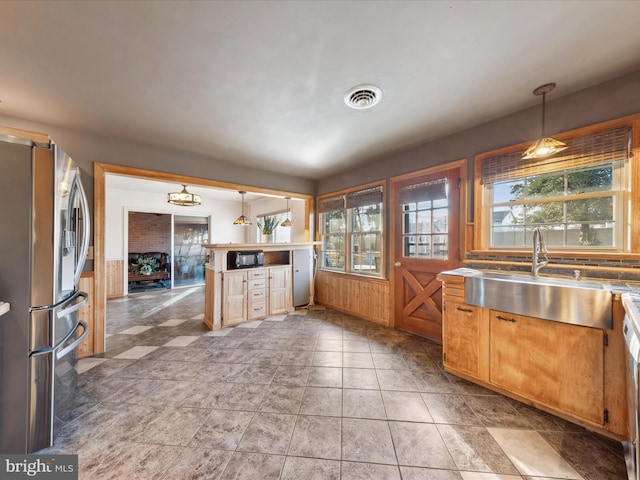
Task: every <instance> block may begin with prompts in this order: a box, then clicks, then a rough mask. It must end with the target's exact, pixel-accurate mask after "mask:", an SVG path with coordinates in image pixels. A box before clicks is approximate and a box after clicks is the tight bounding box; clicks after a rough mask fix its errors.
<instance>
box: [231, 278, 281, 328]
mask: <svg viewBox="0 0 640 480" xmlns="http://www.w3.org/2000/svg"><path fill="white" fill-rule="evenodd" d="M222 283H223V289H222V290H223V309H222V325H223V326H229V325H237V324H239V323H242V322H246V321H248V320H255V319H257V318H262V317H266V316H267V315H275V314H279V313H285V312H288V311H290V310H291V267H290V266H289V265H279V266H274V267H265V268H252V269H249V270H229V271H225V272H223V282H222Z"/></svg>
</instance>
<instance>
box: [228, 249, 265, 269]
mask: <svg viewBox="0 0 640 480" xmlns="http://www.w3.org/2000/svg"><path fill="white" fill-rule="evenodd" d="M262 266H264V253H263V252H262V250H245V251H231V252H229V253H227V270H236V269H239V268H256V267H262Z"/></svg>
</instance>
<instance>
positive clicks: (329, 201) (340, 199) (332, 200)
mask: <svg viewBox="0 0 640 480" xmlns="http://www.w3.org/2000/svg"><path fill="white" fill-rule="evenodd" d="M342 209H344V195H338V196H337V197H328V198H322V199H320V200H318V213H326V212H330V211H331V210H342Z"/></svg>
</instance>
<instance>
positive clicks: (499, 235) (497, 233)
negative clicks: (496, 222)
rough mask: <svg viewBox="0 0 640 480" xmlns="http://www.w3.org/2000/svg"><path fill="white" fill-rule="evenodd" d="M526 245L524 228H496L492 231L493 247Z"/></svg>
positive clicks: (510, 226)
mask: <svg viewBox="0 0 640 480" xmlns="http://www.w3.org/2000/svg"><path fill="white" fill-rule="evenodd" d="M524 244H525V228H524V226H517V225H507V226H494V227H493V228H492V229H491V245H495V246H520V245H524Z"/></svg>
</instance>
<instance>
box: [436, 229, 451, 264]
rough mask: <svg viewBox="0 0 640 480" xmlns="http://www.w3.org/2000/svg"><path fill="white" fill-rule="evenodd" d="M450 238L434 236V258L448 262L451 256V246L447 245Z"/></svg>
mask: <svg viewBox="0 0 640 480" xmlns="http://www.w3.org/2000/svg"><path fill="white" fill-rule="evenodd" d="M447 240H448V237H447V236H446V235H434V236H433V258H436V259H439V260H446V259H447V257H448V254H449V246H448V244H447Z"/></svg>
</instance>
